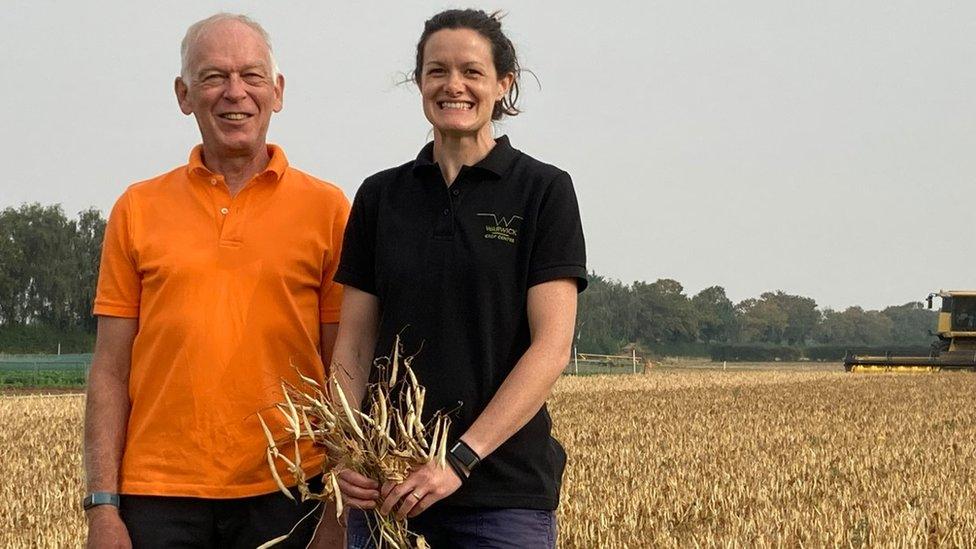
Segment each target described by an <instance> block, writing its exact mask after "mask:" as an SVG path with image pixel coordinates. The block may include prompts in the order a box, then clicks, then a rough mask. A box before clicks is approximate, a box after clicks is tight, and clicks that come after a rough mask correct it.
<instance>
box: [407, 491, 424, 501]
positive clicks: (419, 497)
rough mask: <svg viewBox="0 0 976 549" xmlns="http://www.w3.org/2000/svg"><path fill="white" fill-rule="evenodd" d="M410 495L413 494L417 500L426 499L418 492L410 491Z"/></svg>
mask: <svg viewBox="0 0 976 549" xmlns="http://www.w3.org/2000/svg"><path fill="white" fill-rule="evenodd" d="M410 495H411V496H413V497H414V498H416V499H417V501H420V500H422V499H424V498H423V496H421V495H420V494H418V493H417V492H410Z"/></svg>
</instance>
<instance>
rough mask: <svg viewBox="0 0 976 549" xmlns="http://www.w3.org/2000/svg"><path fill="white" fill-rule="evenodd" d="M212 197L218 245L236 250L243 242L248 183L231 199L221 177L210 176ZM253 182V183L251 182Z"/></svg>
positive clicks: (248, 193)
mask: <svg viewBox="0 0 976 549" xmlns="http://www.w3.org/2000/svg"><path fill="white" fill-rule="evenodd" d="M209 182H210V187H211V191H212V192H211V196H212V197H213V209H214V216H215V218H216V220H217V235H218V245H219V246H224V247H231V248H236V247H239V246H240V245H241V244H242V243H243V242H244V225H245V214H246V212H247V207H246V206H247V197H248V196H249V195H250V189H249V187H250V186H251V184H250V182H249V183H248V185H246V186H245V187H244V188H243V189H241V191H240V192H238V193H237V196H234V197H232V196H231V195H230V190H229V189H228V188H227V185H226V184H225V183H224V178H223V176H220V175H216V174H214V175H211V176H210V178H209ZM252 182H253V181H252Z"/></svg>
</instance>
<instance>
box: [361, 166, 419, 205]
mask: <svg viewBox="0 0 976 549" xmlns="http://www.w3.org/2000/svg"><path fill="white" fill-rule="evenodd" d="M413 165H414V163H413V161H412V160H411V161H410V162H405V163H403V164H401V165H399V166H394V167H392V168H387V169H385V170H382V171H379V172H376V173H374V174H373V175H371V176H369V177H367V178H366V179H365V180H363V184H362V185H360V186H359V190H357V191H356V200H357V201H359V202H369V203H373V202H376V201H377V200H379V198H380V196H382V195H383V194H385V193H387V192H388V191H389V189H391V188H393V187H394V186H396V185H397V183H398V182H402V181H404V180H405V179H407V178H412V177H413V172H412V170H413Z"/></svg>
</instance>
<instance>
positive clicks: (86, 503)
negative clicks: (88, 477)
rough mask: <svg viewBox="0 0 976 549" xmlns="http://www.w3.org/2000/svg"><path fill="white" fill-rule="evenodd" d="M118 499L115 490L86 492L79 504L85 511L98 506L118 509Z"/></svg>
mask: <svg viewBox="0 0 976 549" xmlns="http://www.w3.org/2000/svg"><path fill="white" fill-rule="evenodd" d="M119 501H120V500H119V495H118V494H117V493H115V492H88V494H87V495H85V497H84V499H82V500H81V506H82V508H83V509H84V510H85V511H90V510H92V509H96V508H98V507H111V508H114V509H115V510H116V511H118V509H119Z"/></svg>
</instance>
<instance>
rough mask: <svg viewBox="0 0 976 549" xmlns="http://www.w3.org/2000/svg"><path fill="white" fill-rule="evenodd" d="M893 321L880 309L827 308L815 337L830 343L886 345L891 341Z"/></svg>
mask: <svg viewBox="0 0 976 549" xmlns="http://www.w3.org/2000/svg"><path fill="white" fill-rule="evenodd" d="M892 325H893V323H892V321H891V319H890V318H888V317H887V316H885V315H883V314H881V313H880V312H878V311H865V310H864V309H862V308H860V307H848V308H847V309H846V310H845V311H843V312H838V311H834V310H831V309H827V310H825V311H824V314H823V321H822V322H821V323H820V325H819V326H817V328H816V330H815V331H814V334H813V337H814V340H816V341H817V342H819V343H823V344H828V345H872V346H874V345H885V344H888V343H891V331H892Z"/></svg>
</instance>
